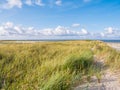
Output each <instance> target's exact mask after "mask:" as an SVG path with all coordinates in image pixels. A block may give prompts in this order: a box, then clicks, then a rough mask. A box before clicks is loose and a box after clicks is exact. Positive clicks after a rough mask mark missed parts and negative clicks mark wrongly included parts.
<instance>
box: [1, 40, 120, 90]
mask: <svg viewBox="0 0 120 90" xmlns="http://www.w3.org/2000/svg"><path fill="white" fill-rule="evenodd" d="M119 54H120V53H119V52H117V51H115V50H113V49H111V48H110V47H108V46H107V45H106V44H104V43H103V42H100V41H66V42H41V43H29V44H24V43H23V44H16V43H8V44H1V45H0V89H5V90H69V89H71V88H72V87H74V86H76V85H78V84H81V83H84V82H87V81H89V80H90V77H91V76H93V75H97V76H98V75H99V70H97V68H95V65H94V64H95V63H94V56H95V55H96V56H97V57H99V58H104V59H105V61H106V65H109V66H112V67H115V68H120V67H119V66H118V65H117V63H119V60H120V57H119V56H120V55H119ZM114 55H115V57H114ZM113 62H114V63H113ZM96 71H97V73H96Z"/></svg>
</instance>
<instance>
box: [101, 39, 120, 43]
mask: <svg viewBox="0 0 120 90" xmlns="http://www.w3.org/2000/svg"><path fill="white" fill-rule="evenodd" d="M101 41H103V42H110V43H120V40H101Z"/></svg>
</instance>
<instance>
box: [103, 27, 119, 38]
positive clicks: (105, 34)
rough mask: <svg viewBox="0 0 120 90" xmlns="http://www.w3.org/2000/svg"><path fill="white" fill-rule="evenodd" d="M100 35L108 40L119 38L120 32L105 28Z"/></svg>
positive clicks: (115, 29)
mask: <svg viewBox="0 0 120 90" xmlns="http://www.w3.org/2000/svg"><path fill="white" fill-rule="evenodd" d="M101 35H102V36H103V37H108V38H120V30H118V29H117V28H113V27H107V28H105V31H104V32H102V33H101Z"/></svg>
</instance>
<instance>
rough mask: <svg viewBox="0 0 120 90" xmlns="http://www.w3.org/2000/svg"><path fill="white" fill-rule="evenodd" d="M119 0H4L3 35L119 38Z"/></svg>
mask: <svg viewBox="0 0 120 90" xmlns="http://www.w3.org/2000/svg"><path fill="white" fill-rule="evenodd" d="M119 18H120V0H1V1H0V39H55V38H56V39H59V38H60V39H61V38H62V39H66V38H67V39H72V38H74V39H90V38H91V39H95V38H96V39H120V19H119Z"/></svg>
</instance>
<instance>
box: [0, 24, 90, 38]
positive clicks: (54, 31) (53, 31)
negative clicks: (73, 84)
mask: <svg viewBox="0 0 120 90" xmlns="http://www.w3.org/2000/svg"><path fill="white" fill-rule="evenodd" d="M87 34H89V33H88V31H87V30H85V29H82V30H79V31H75V30H69V29H68V28H67V27H63V26H57V27H56V28H45V29H42V30H39V29H35V28H34V27H23V26H19V25H14V23H12V22H6V23H4V24H2V25H0V36H6V37H8V36H16V37H18V36H21V37H22V36H24V37H25V36H26V37H27V36H38V37H42V36H85V35H87Z"/></svg>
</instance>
